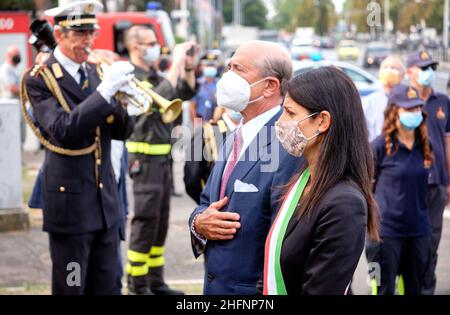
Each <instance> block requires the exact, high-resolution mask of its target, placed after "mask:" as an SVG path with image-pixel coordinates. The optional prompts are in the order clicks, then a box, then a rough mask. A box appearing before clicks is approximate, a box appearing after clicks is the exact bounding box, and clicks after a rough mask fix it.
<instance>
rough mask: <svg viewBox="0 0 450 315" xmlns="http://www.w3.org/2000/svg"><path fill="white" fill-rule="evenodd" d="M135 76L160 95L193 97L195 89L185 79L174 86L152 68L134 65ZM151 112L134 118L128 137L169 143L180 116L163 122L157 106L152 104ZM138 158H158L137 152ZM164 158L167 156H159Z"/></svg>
mask: <svg viewBox="0 0 450 315" xmlns="http://www.w3.org/2000/svg"><path fill="white" fill-rule="evenodd" d="M134 74H135V76H136V78H138V79H139V80H142V81H148V82H149V83H150V84H151V85H152V86H153V87H152V90H153V91H155V92H156V93H157V94H159V95H161V96H162V97H164V98H166V99H168V100H173V99H175V98H180V99H182V100H189V99H191V98H192V97H194V95H195V93H196V90H195V89H194V90H193V89H192V88H191V87H190V86H189V84H188V83H187V82H186V81H185V80H178V83H177V86H176V87H175V88H174V87H173V86H172V85H171V84H170V82H169V81H168V80H166V79H164V78H162V77H161V76H160V75H159V74H158V73H157V72H156V71H155V70H154V69H151V70H150V71H149V72H146V71H144V70H143V69H141V68H139V67H137V66H136V65H135V73H134ZM152 106H153V113H152V114H151V115H140V116H139V117H138V118H137V120H136V126H135V128H134V132H133V134H132V136H131V137H130V141H133V142H146V143H148V144H171V132H172V129H173V127H174V126H175V124H177V123H179V120H180V119H181V115H180V117H179V118H178V119H177V120H175V122H172V123H168V124H165V123H164V122H163V121H162V120H161V113H160V112H159V107H158V106H157V105H156V104H153V105H152ZM133 155H134V154H130V156H131V158H130V160H133ZM138 155H139V156H140V158H144V157H145V158H152V159H155V158H156V159H158V156H155V155H144V154H138ZM161 158H162V159H163V160H166V159H167V157H165V156H164V157H161Z"/></svg>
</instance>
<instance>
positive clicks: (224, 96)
mask: <svg viewBox="0 0 450 315" xmlns="http://www.w3.org/2000/svg"><path fill="white" fill-rule="evenodd" d="M266 79H267V78H264V79H261V80H259V81H256V82H255V83H252V84H248V82H247V80H245V79H244V78H243V77H241V76H240V75H239V74H237V73H235V72H233V71H231V70H229V71H227V72H225V73H224V74H223V76H222V78H221V79H220V80H219V81H218V82H217V103H218V105H219V106H223V107H225V108H228V109H231V110H234V111H236V112H242V111H243V110H244V109H245V108H246V107H247V105H248V104H251V103H254V102H256V101H259V100H260V99H262V98H264V96H263V95H261V96H260V97H258V98H256V99H254V100H251V101H250V92H251V87H252V86H254V85H256V84H258V83H260V82H263V81H264V80H266Z"/></svg>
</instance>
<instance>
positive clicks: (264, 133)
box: [225, 110, 282, 198]
mask: <svg viewBox="0 0 450 315" xmlns="http://www.w3.org/2000/svg"><path fill="white" fill-rule="evenodd" d="M281 112H282V110H280V111H279V112H278V113H277V114H275V116H273V117H272V118H271V119H270V120H269V121H268V122H267V123H266V124H265V125H264V127H263V128H261V130H260V131H259V132H258V134H257V135H256V137H255V138H254V139H253V140H252V142H251V143H250V144H249V146H248V147H247V148H246V150H245V152H244V153H243V154H242V156H241V158H240V159H239V161H238V163H237V164H236V166H235V167H234V169H233V172H232V173H231V175H230V178H229V179H228V183H227V187H226V190H225V194H226V195H227V196H230V198H231V196H232V195H233V193H234V182H235V181H236V180H237V179H239V180H241V181H243V179H244V178H245V177H246V176H247V174H248V173H249V172H250V170H251V169H252V168H253V167H255V166H256V165H257V164H260V163H258V161H259V160H261V159H262V158H263V157H264V156H267V155H269V154H270V152H269V150H270V149H271V148H270V144H271V143H272V141H273V140H274V137H275V132H273V129H274V128H273V127H274V125H275V122H276V121H277V120H278V118H279V117H280V115H281ZM263 160H265V159H263Z"/></svg>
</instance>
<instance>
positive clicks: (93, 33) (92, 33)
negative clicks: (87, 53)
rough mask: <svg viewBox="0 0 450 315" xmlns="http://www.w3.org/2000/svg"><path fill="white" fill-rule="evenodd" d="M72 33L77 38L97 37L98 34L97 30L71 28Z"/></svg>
mask: <svg viewBox="0 0 450 315" xmlns="http://www.w3.org/2000/svg"><path fill="white" fill-rule="evenodd" d="M72 34H73V35H74V36H75V37H77V38H82V37H93V38H97V37H98V35H99V31H98V30H72Z"/></svg>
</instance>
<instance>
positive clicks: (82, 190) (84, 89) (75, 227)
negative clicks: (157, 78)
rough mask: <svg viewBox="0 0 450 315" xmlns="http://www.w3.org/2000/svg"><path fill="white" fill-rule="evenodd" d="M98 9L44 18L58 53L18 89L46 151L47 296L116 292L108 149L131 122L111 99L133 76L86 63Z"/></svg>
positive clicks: (114, 199) (71, 7)
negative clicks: (49, 19)
mask: <svg viewBox="0 0 450 315" xmlns="http://www.w3.org/2000/svg"><path fill="white" fill-rule="evenodd" d="M102 9H103V5H102V4H101V3H99V2H97V1H78V2H74V3H70V4H67V5H65V6H61V7H57V8H53V9H50V10H47V11H46V12H45V14H46V15H48V16H52V17H54V20H55V27H54V35H55V38H56V42H57V44H58V45H57V47H56V48H55V50H54V51H53V53H52V54H51V55H50V57H49V58H48V59H47V60H46V61H45V62H44V63H43V64H38V65H35V66H34V67H32V68H31V69H30V70H28V71H27V72H25V74H24V77H23V79H22V83H21V99H22V113H23V115H24V116H25V120H26V121H27V123H28V124H29V125H30V127H31V128H32V130H33V131H34V133H35V134H36V136H37V137H38V138H39V140H40V141H41V143H42V144H43V145H44V147H45V148H46V152H45V154H46V155H45V163H44V166H43V177H42V180H43V193H44V205H43V219H44V223H43V229H44V231H47V232H48V233H49V245H50V255H51V259H52V293H53V294H113V293H114V289H115V276H116V270H117V266H116V256H117V249H118V241H119V240H118V221H119V197H118V192H117V186H116V183H115V179H114V174H113V170H112V167H111V160H110V146H111V139H119V140H124V139H126V138H127V137H128V136H129V135H130V134H131V132H132V130H133V126H134V118H131V117H130V116H128V114H127V111H126V110H125V109H124V108H123V107H122V106H121V104H119V103H118V102H117V101H116V100H115V98H114V95H115V94H116V92H117V91H119V90H123V91H124V92H126V90H127V88H126V86H128V85H129V80H130V76H132V74H131V73H132V71H133V70H134V69H133V66H132V65H131V64H130V63H129V62H118V63H114V64H112V65H111V66H110V67H109V68H108V69H107V70H105V72H103V73H102V72H101V70H100V68H99V67H97V66H96V65H94V64H90V63H88V62H87V59H88V51H89V49H90V47H91V46H92V44H93V41H94V38H95V37H96V35H97V32H98V30H97V29H98V26H97V20H96V17H95V14H96V12H98V11H101V10H102ZM101 76H102V77H103V81H101V79H100V77H101ZM27 106H31V109H32V112H33V117H32V116H30V115H29V114H28V112H27Z"/></svg>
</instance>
